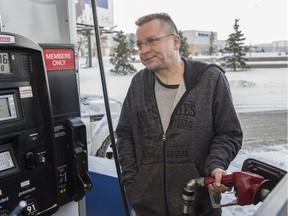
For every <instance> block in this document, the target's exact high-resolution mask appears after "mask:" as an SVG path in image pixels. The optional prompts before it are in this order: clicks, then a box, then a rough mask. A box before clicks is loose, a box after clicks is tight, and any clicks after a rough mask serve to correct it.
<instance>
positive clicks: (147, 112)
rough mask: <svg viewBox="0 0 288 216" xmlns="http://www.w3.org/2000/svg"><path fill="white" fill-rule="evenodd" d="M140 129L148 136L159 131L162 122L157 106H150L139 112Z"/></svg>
mask: <svg viewBox="0 0 288 216" xmlns="http://www.w3.org/2000/svg"><path fill="white" fill-rule="evenodd" d="M137 120H138V127H139V128H138V131H139V132H141V133H143V134H142V135H144V136H147V135H151V134H153V133H155V132H156V131H159V128H161V127H159V126H160V125H161V124H160V122H159V117H158V109H157V107H156V106H152V107H148V108H145V109H142V110H139V111H138V112H137Z"/></svg>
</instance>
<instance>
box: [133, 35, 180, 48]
mask: <svg viewBox="0 0 288 216" xmlns="http://www.w3.org/2000/svg"><path fill="white" fill-rule="evenodd" d="M170 36H175V34H169V35H165V36H163V37H156V38H149V39H147V40H146V41H143V42H137V43H136V46H137V47H138V49H139V50H141V49H142V48H143V46H144V45H145V46H148V47H152V46H154V45H155V44H156V43H157V41H159V40H161V39H163V38H166V37H170Z"/></svg>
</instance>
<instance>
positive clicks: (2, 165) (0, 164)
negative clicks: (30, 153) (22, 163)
mask: <svg viewBox="0 0 288 216" xmlns="http://www.w3.org/2000/svg"><path fill="white" fill-rule="evenodd" d="M13 167H15V165H14V162H13V159H12V157H11V154H10V151H5V152H0V172H1V171H3V170H7V169H10V168H13Z"/></svg>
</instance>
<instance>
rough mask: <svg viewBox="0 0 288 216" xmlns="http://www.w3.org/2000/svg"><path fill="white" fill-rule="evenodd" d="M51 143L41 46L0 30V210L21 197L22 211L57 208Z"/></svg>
mask: <svg viewBox="0 0 288 216" xmlns="http://www.w3.org/2000/svg"><path fill="white" fill-rule="evenodd" d="M54 156H55V142H54V132H53V119H52V108H51V101H50V93H49V87H48V83H47V78H46V72H45V67H44V64H43V58H42V52H41V48H40V47H39V46H38V45H37V44H35V43H33V42H32V41H30V40H28V39H27V38H24V37H21V36H18V35H11V34H8V33H3V32H1V34H0V207H1V208H0V215H8V214H9V212H10V211H11V210H12V209H13V208H14V207H15V206H16V205H17V204H18V203H19V202H20V201H21V200H25V201H26V202H27V206H26V208H25V213H24V215H36V214H42V215H50V214H51V213H53V212H55V211H57V209H58V207H59V206H58V204H57V193H56V192H57V191H56V178H55V164H54V160H55V158H54Z"/></svg>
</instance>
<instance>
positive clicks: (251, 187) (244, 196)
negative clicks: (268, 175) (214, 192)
mask: <svg viewBox="0 0 288 216" xmlns="http://www.w3.org/2000/svg"><path fill="white" fill-rule="evenodd" d="M213 182H214V177H212V176H208V177H205V179H204V184H205V186H206V187H208V185H209V184H211V183H213ZM269 182H270V181H269V180H265V179H264V177H262V176H260V175H257V174H254V173H250V172H234V173H232V174H228V175H223V177H222V180H221V183H222V184H224V185H226V186H234V188H235V191H236V193H237V204H238V205H241V206H243V205H250V204H254V205H256V204H257V203H258V202H259V201H263V200H264V199H265V197H266V196H267V194H268V193H269V192H268V193H263V191H262V189H270V187H269Z"/></svg>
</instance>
